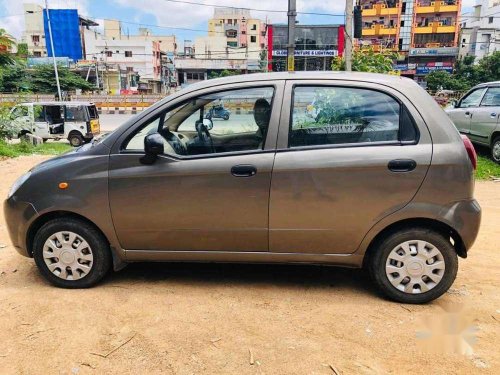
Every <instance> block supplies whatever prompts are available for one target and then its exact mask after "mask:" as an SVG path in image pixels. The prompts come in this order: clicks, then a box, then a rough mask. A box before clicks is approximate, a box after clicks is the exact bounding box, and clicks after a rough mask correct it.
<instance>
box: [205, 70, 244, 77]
mask: <svg viewBox="0 0 500 375" xmlns="http://www.w3.org/2000/svg"><path fill="white" fill-rule="evenodd" d="M238 74H241V72H240V71H239V70H228V69H224V70H222V71H221V72H216V71H211V72H210V74H209V75H208V79H213V78H222V77H230V76H237V75H238Z"/></svg>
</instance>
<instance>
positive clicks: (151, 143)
mask: <svg viewBox="0 0 500 375" xmlns="http://www.w3.org/2000/svg"><path fill="white" fill-rule="evenodd" d="M163 151H164V149H163V137H162V136H161V135H160V134H159V133H152V134H148V135H147V136H146V137H144V152H145V155H144V157H142V158H141V163H143V164H153V163H154V161H155V160H156V159H157V157H158V155H161V154H163Z"/></svg>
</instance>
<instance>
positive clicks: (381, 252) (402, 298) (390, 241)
mask: <svg viewBox="0 0 500 375" xmlns="http://www.w3.org/2000/svg"><path fill="white" fill-rule="evenodd" d="M411 240H423V241H427V242H429V243H431V244H432V245H434V246H436V247H437V248H438V249H439V251H440V252H441V254H442V255H443V258H444V262H445V271H444V275H443V278H442V279H441V281H440V282H439V284H437V285H436V286H435V287H434V288H432V289H431V290H429V291H428V292H425V293H419V294H409V293H404V292H402V291H400V290H398V289H396V288H395V287H394V286H393V285H392V284H391V282H390V281H389V279H388V278H387V275H386V273H385V264H386V262H387V257H388V256H389V254H390V252H391V251H392V249H394V248H395V247H396V246H397V245H399V244H401V243H403V242H405V241H411ZM372 250H373V251H372V252H371V256H370V258H369V261H368V267H369V271H370V275H371V277H372V280H373V282H374V283H375V285H376V286H377V288H378V289H379V290H380V291H381V292H382V293H383V294H385V295H386V296H387V297H388V298H389V299H391V300H393V301H397V302H402V303H413V304H419V303H427V302H430V301H432V300H434V299H436V298H438V297H440V296H441V295H443V294H444V293H445V292H446V291H447V290H448V289H449V288H450V287H451V285H452V284H453V282H454V281H455V278H456V276H457V271H458V257H457V253H456V251H455V249H454V248H453V245H452V244H451V242H450V241H449V240H447V239H446V238H445V237H444V236H443V235H442V234H441V233H438V232H436V231H434V230H432V229H427V228H420V227H414V228H407V229H402V230H399V231H397V232H393V233H391V234H390V235H388V236H387V237H385V238H384V239H382V240H381V241H379V243H378V244H375V247H374V248H373V249H372Z"/></svg>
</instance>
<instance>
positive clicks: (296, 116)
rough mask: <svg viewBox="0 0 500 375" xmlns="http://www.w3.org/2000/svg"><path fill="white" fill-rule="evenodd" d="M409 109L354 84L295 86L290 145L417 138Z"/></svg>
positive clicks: (377, 92)
mask: <svg viewBox="0 0 500 375" xmlns="http://www.w3.org/2000/svg"><path fill="white" fill-rule="evenodd" d="M417 136H418V135H417V131H416V129H415V125H414V123H413V120H412V119H411V116H410V115H409V113H408V112H407V110H406V109H405V108H404V107H402V106H401V105H400V103H399V102H398V101H397V100H396V99H394V98H393V97H391V96H389V95H387V94H384V93H382V92H379V91H375V90H369V89H362V88H351V87H326V86H319V87H311V86H309V87H304V86H299V87H295V88H294V97H293V112H292V121H291V129H290V135H289V145H290V147H303V146H320V145H337V144H349V143H367V142H368V143H370V142H390V141H402V142H413V141H415V140H417Z"/></svg>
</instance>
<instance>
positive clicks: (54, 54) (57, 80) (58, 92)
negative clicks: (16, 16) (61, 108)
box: [45, 0, 62, 101]
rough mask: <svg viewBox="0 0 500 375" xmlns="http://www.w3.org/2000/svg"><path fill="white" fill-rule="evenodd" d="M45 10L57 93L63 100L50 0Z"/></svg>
mask: <svg viewBox="0 0 500 375" xmlns="http://www.w3.org/2000/svg"><path fill="white" fill-rule="evenodd" d="M45 11H46V13H47V25H48V27H49V39H50V48H51V49H52V61H53V62H54V72H55V74H56V83H57V95H58V96H59V101H62V95H61V85H60V84H59V73H58V72H57V62H56V51H55V50H54V39H52V27H51V26H50V16H49V3H48V0H45Z"/></svg>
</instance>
